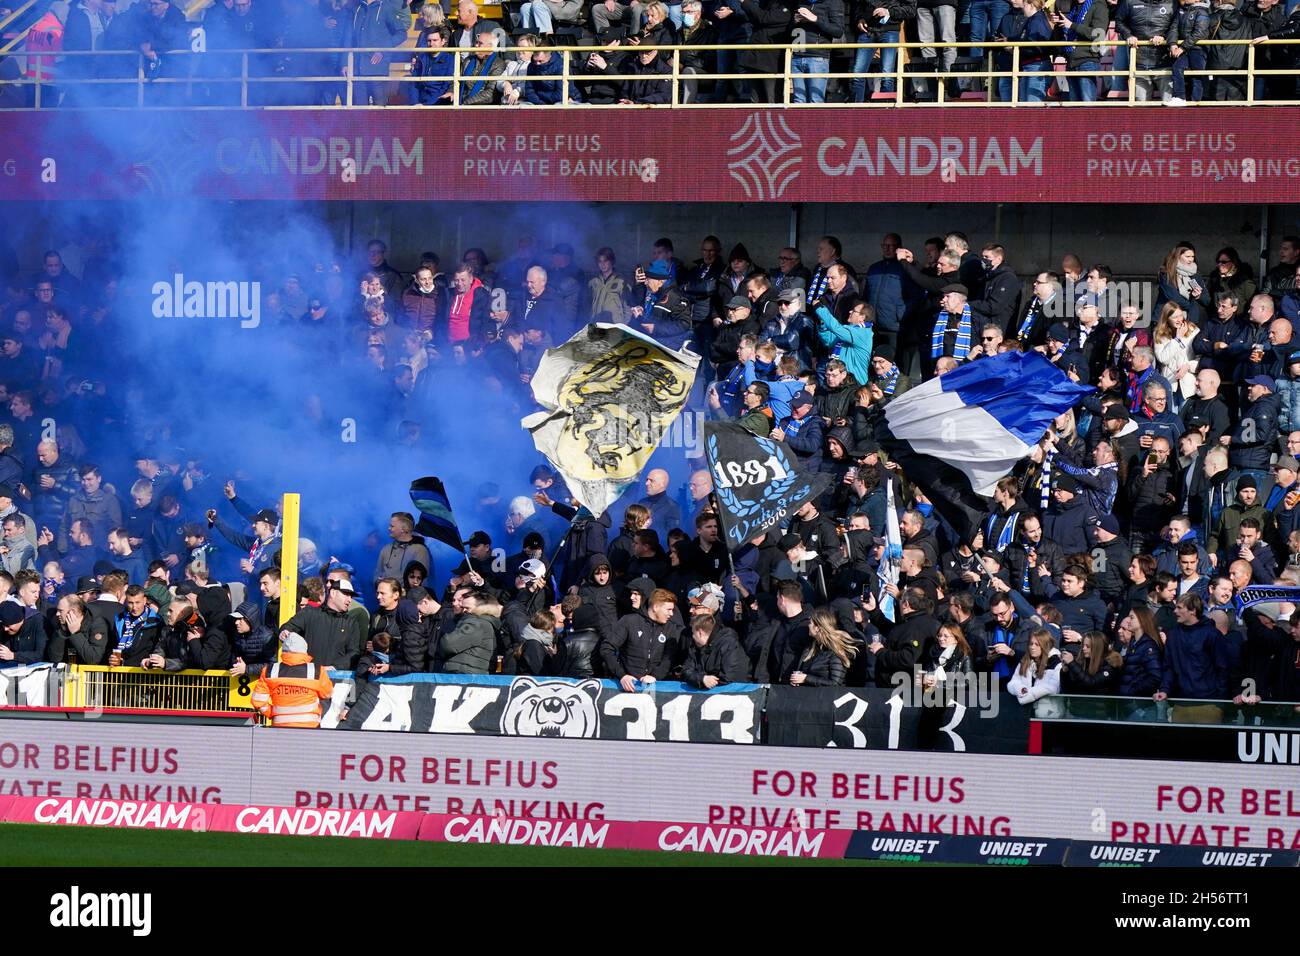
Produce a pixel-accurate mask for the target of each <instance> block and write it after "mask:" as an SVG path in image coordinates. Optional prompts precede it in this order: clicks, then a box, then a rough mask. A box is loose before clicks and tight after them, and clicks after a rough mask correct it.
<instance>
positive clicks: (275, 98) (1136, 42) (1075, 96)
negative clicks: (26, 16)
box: [0, 0, 1300, 106]
mask: <svg viewBox="0 0 1300 956" xmlns="http://www.w3.org/2000/svg"><path fill="white" fill-rule="evenodd" d="M501 11H502V12H501V14H500V17H501V20H500V22H496V21H491V20H488V19H486V18H484V17H482V16H480V11H479V7H478V6H477V5H476V4H475V3H474V2H473V0H461V2H459V4H458V5H457V7H456V11H455V17H454V19H453V18H450V17H449V14H450V13H451V11H450V10H445V9H444V8H443V7H441V6H439V5H438V4H435V3H423V4H421V2H420V0H414V2H413V3H411V5H410V7H408V6H407V4H406V2H404V0H216V2H213V3H210V4H208V5H204V6H200V7H199V8H198V9H197V10H196V11H194V12H193V13H192V14H191V18H192V19H191V20H187V18H186V14H185V13H184V12H182V9H181V7H180V6H178V5H174V4H172V3H170V2H168V0H135V2H134V3H129V4H128V3H125V2H121V0H116V2H115V0H79V2H77V3H75V4H73V5H72V7H71V8H70V10H69V12H68V14H67V17H66V24H64V25H62V26H63V33H62V36H61V41H60V46H61V49H62V50H65V51H116V52H118V53H121V54H122V55H117V56H110V57H107V58H103V57H81V56H71V57H64V58H63V59H62V61H61V62H60V63H59V64H58V65H57V72H53V71H54V70H55V69H56V68H55V66H54V64H53V62H52V60H51V62H50V64H49V66H48V68H49V69H50V70H51V71H52V73H51V76H47V80H49V79H52V80H53V82H54V83H55V84H56V85H57V84H58V81H59V79H61V78H62V79H64V80H68V79H72V80H91V79H94V80H105V81H111V80H118V81H121V80H126V81H130V80H134V79H135V78H136V77H137V75H141V76H144V77H145V78H146V79H147V80H150V81H153V80H157V79H168V80H179V81H183V82H180V83H163V84H158V83H151V84H150V85H149V89H148V92H147V96H146V102H147V103H148V105H222V104H225V105H239V104H240V103H241V95H242V94H241V89H240V79H241V77H242V76H243V75H244V69H245V65H244V63H243V60H244V51H248V50H274V51H275V52H274V53H263V54H254V55H251V56H249V57H248V63H247V75H248V76H249V77H250V78H252V79H253V80H254V81H256V80H259V79H263V80H271V81H274V82H265V83H258V82H254V83H253V84H252V85H251V86H250V87H249V89H248V91H247V103H248V105H251V106H259V105H333V104H335V103H336V102H344V103H346V102H347V90H346V87H345V84H344V83H342V82H331V81H328V80H321V81H317V82H300V83H296V82H293V80H294V78H295V77H317V78H329V77H343V76H346V75H347V74H348V72H349V70H350V71H351V74H352V76H353V78H354V80H355V81H356V83H355V85H354V89H353V91H352V102H353V103H356V104H363V105H364V104H371V105H385V104H388V103H390V102H396V103H402V104H408V103H409V104H412V105H415V104H420V105H439V104H449V103H450V102H451V101H452V98H453V92H452V84H453V80H452V77H453V70H454V64H455V58H456V57H458V56H459V57H461V62H462V76H463V77H464V79H463V80H462V81H461V88H460V102H462V103H466V104H472V105H487V104H502V105H529V104H531V105H551V104H555V103H558V102H560V101H561V99H562V97H563V96H564V95H565V93H564V90H563V89H562V86H563V85H564V84H565V83H566V81H565V80H564V78H563V76H562V74H564V73H565V64H564V59H565V58H566V57H568V56H569V54H567V53H563V52H552V50H551V47H553V46H557V45H566V44H567V45H575V44H582V45H590V46H599V47H601V48H602V49H601V51H600V52H591V53H585V52H584V53H581V54H576V55H574V57H573V59H572V61H571V62H569V63H568V75H569V76H570V77H571V80H570V81H569V82H568V85H569V89H568V91H567V97H568V99H567V101H568V102H577V103H582V102H586V103H597V104H609V103H630V104H664V103H668V102H671V101H672V95H671V91H670V88H669V82H668V80H667V79H666V78H665V77H666V76H667V75H668V74H670V73H671V63H670V61H671V56H670V55H669V54H667V53H659V52H656V51H653V50H642V49H640V47H642V46H646V45H650V44H655V45H675V44H680V45H682V46H684V47H686V48H687V49H686V50H685V51H684V52H683V53H682V55H681V60H680V68H681V72H682V73H683V74H684V75H685V76H686V79H685V82H684V84H683V87H682V91H681V100H682V101H683V102H686V103H690V102H726V101H731V100H739V101H750V100H752V101H754V102H778V101H781V100H782V99H783V95H784V94H783V91H782V90H781V88H780V83H779V81H778V80H777V79H774V78H770V77H768V78H763V77H762V76H761V75H763V74H780V73H781V72H782V71H783V69H784V63H785V56H784V54H783V52H782V51H781V50H779V49H771V50H743V49H736V50H729V49H720V50H705V49H696V50H692V49H691V48H693V47H700V48H702V47H708V46H718V45H721V46H724V47H726V46H740V45H744V44H771V45H787V46H791V47H792V48H793V49H794V54H793V56H792V59H791V70H792V74H793V76H792V83H791V98H792V100H793V102H796V103H804V102H813V103H820V102H826V101H828V100H830V101H844V102H857V103H861V102H863V101H864V100H865V99H867V98H868V90H869V89H870V90H871V91H873V92H878V93H893V92H895V79H894V71H895V69H896V64H897V56H898V50H897V49H894V48H884V47H881V46H879V44H886V43H897V42H899V40H900V36H902V37H903V38H905V39H906V40H907V41H909V42H922V43H928V42H934V41H939V42H944V43H951V42H957V41H961V42H970V43H976V44H978V43H981V42H982V41H985V40H991V41H1014V42H1018V43H1021V44H1024V46H1022V48H1021V52H1020V60H1019V64H1020V68H1021V69H1022V71H1023V72H1024V73H1026V74H1030V75H1027V76H1023V77H1022V78H1021V79H1020V80H1019V84H1020V88H1019V101H1020V102H1043V101H1044V100H1045V99H1046V98H1047V96H1048V90H1049V82H1050V81H1051V80H1052V79H1053V59H1054V58H1056V57H1063V58H1064V59H1065V65H1066V66H1067V67H1068V69H1069V70H1071V71H1079V72H1097V71H1100V70H1102V69H1103V54H1107V55H1106V57H1105V62H1106V64H1107V68H1109V69H1111V70H1115V71H1125V70H1127V69H1128V68H1129V66H1130V63H1131V62H1132V60H1136V68H1137V69H1141V70H1168V71H1170V73H1169V75H1166V76H1161V77H1157V78H1154V79H1153V78H1146V77H1143V78H1139V79H1138V81H1137V89H1136V91H1135V95H1136V96H1137V97H1138V98H1140V99H1147V98H1150V97H1160V98H1161V99H1163V100H1164V101H1165V102H1166V103H1168V104H1170V105H1184V104H1186V103H1187V102H1195V101H1199V100H1202V99H1212V100H1226V101H1240V100H1245V99H1246V82H1247V80H1246V78H1245V77H1244V76H1222V75H1219V76H1215V77H1210V78H1207V77H1205V76H1194V77H1191V78H1188V77H1187V76H1186V72H1187V71H1188V70H1193V71H1196V70H1206V69H1209V70H1222V71H1226V70H1243V69H1245V66H1246V62H1247V48H1246V46H1245V45H1235V46H1220V45H1210V46H1205V45H1203V41H1205V40H1207V39H1214V40H1229V39H1234V40H1243V41H1244V40H1250V41H1264V40H1270V39H1271V40H1287V39H1292V40H1293V39H1296V38H1297V37H1300V13H1297V12H1296V11H1297V7H1296V4H1295V2H1294V0H1241V2H1238V0H1214V2H1213V4H1211V3H1210V2H1209V0H1184V2H1181V3H1155V2H1154V0H1055V2H1054V3H1053V2H1051V0H1048V2H1044V0H854V2H852V3H846V2H845V0H810V2H808V3H806V4H799V3H794V2H789V0H685V2H682V3H662V2H657V0H650V2H644V3H643V2H640V0H630V2H628V3H623V2H621V0H599V2H593V3H584V2H582V0H527V2H523V3H518V2H509V3H506V4H504V5H502V7H501ZM413 24H414V27H415V28H416V29H417V30H418V39H417V40H416V44H415V47H416V49H415V52H414V53H412V52H410V51H409V50H403V51H401V52H391V53H390V52H362V53H357V54H354V55H353V56H351V57H349V55H348V53H347V52H346V51H347V50H348V49H354V50H367V49H372V48H383V49H391V48H396V47H398V46H400V45H402V44H403V43H404V42H405V41H406V39H407V37H408V33H409V32H410V31H411V30H412V26H413ZM1108 38H1109V40H1110V42H1109V44H1108V43H1107V40H1108ZM1075 40H1077V41H1079V42H1078V43H1076V44H1073V45H1070V46H1062V47H1044V46H1038V45H1035V44H1041V43H1044V42H1048V41H1057V42H1068V41H1075ZM819 41H820V42H823V43H859V44H863V46H862V47H861V48H859V49H857V50H849V51H834V52H832V51H831V50H827V49H824V48H821V49H819V48H818V47H817V46H816V44H817V43H818V42H819ZM502 47H521V48H524V49H521V50H519V51H518V52H514V53H505V52H499V50H500V49H501V48H502ZM295 51H304V52H295ZM1111 51H1113V52H1111ZM190 54H197V55H190ZM9 62H10V63H13V62H15V61H9ZM1298 63H1300V44H1267V45H1264V46H1261V47H1259V48H1258V49H1257V51H1256V59H1255V64H1256V66H1257V67H1258V68H1259V69H1264V70H1289V71H1292V72H1291V74H1289V75H1277V76H1267V77H1259V78H1258V80H1257V88H1256V90H1255V91H1254V92H1255V98H1256V99H1259V100H1268V99H1272V100H1277V99H1296V98H1298V96H1297V92H1296V89H1297V88H1296V78H1297V74H1300V69H1297V64H1298ZM401 64H404V66H402V68H401V70H400V71H397V72H394V70H393V69H392V68H393V67H394V66H397V65H401ZM1012 65H1013V63H1012V54H1011V52H1010V50H1009V49H999V50H997V51H996V53H995V55H994V56H993V57H992V66H993V68H994V69H997V70H1010V69H1011V68H1012ZM987 68H988V67H986V66H985V50H984V49H983V48H981V47H978V46H977V47H973V48H964V49H959V48H957V47H943V48H938V47H924V48H921V49H920V50H919V51H917V54H916V55H914V56H913V57H912V60H911V62H910V63H909V64H908V68H907V72H908V74H909V76H910V82H909V83H908V87H909V89H908V90H907V91H906V93H907V95H908V96H909V97H913V98H916V99H918V100H923V99H933V98H934V97H935V95H936V89H935V83H936V79H935V75H936V73H939V74H941V75H942V76H943V77H944V78H945V80H944V81H945V82H947V83H949V84H950V92H951V94H952V95H957V94H958V93H960V92H961V91H964V90H971V89H974V88H975V87H976V86H977V85H979V84H976V83H974V82H973V81H972V80H971V79H970V78H965V79H963V73H968V72H971V71H976V70H983V69H987ZM832 69H833V70H834V71H835V72H844V73H850V74H852V75H851V78H850V79H835V80H828V79H827V78H819V77H815V76H809V74H818V73H827V72H831V71H832ZM700 74H724V75H726V77H727V78H726V79H722V80H717V81H715V80H694V79H691V78H690V77H691V76H693V75H700ZM398 75H400V76H405V77H409V78H413V79H414V82H409V83H401V84H399V83H396V82H393V77H394V76H398ZM612 76H621V77H629V78H628V79H610V77H612ZM4 78H5V77H4V76H3V75H0V81H3V79H4ZM10 78H12V77H10ZM1012 82H1013V80H1012V79H1010V78H1002V79H998V80H996V81H995V82H993V83H992V84H991V88H990V89H989V90H988V93H989V99H991V100H993V99H995V100H999V101H1003V102H1009V101H1011V100H1012V90H1011V83H1012ZM1127 82H1128V80H1127V78H1126V77H1124V76H1110V77H1098V78H1096V79H1094V78H1091V77H1087V76H1076V77H1073V78H1070V79H1069V80H1068V82H1061V81H1060V80H1058V81H1057V88H1058V92H1059V95H1060V96H1061V98H1063V99H1064V98H1068V99H1070V100H1073V101H1081V102H1092V101H1096V100H1098V99H1104V98H1105V97H1106V94H1107V93H1108V92H1110V91H1121V92H1125V91H1127ZM23 95H26V96H27V97H28V99H29V100H30V99H31V97H32V95H33V94H32V90H31V89H30V88H28V89H27V90H26V91H25V94H23ZM18 96H19V94H18V93H16V92H14V91H11V92H10V93H9V94H8V98H9V99H15V98H16V97H18ZM56 99H57V96H56ZM62 100H63V103H64V105H68V106H95V105H117V104H125V105H130V104H134V103H135V102H136V91H135V89H134V88H133V86H132V85H131V84H130V83H129V82H128V83H126V84H117V85H114V84H110V83H103V84H96V85H77V84H69V85H65V88H64V91H63V95H62ZM47 103H48V93H47Z"/></svg>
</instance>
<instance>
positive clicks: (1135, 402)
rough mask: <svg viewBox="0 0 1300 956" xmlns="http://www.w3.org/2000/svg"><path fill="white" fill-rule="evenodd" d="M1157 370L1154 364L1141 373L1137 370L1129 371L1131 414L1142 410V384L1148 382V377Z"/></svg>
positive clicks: (1129, 404) (1129, 407) (1129, 406)
mask: <svg viewBox="0 0 1300 956" xmlns="http://www.w3.org/2000/svg"><path fill="white" fill-rule="evenodd" d="M1155 371H1156V367H1155V366H1154V365H1152V366H1151V367H1150V368H1148V369H1147V370H1146V371H1145V372H1143V373H1142V374H1141V375H1139V374H1138V373H1137V372H1129V373H1128V395H1129V400H1128V410H1129V413H1130V414H1133V415H1136V414H1137V413H1138V412H1139V411H1141V410H1142V386H1143V385H1145V384H1146V382H1147V379H1149V378H1150V377H1151V376H1152V375H1154V374H1155Z"/></svg>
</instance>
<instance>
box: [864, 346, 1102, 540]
mask: <svg viewBox="0 0 1300 956" xmlns="http://www.w3.org/2000/svg"><path fill="white" fill-rule="evenodd" d="M1092 391H1093V388H1092V386H1091V385H1080V384H1077V383H1075V382H1072V381H1070V379H1069V378H1068V377H1067V376H1066V375H1065V373H1064V372H1062V371H1061V370H1060V369H1058V368H1057V367H1056V366H1054V365H1053V364H1052V363H1051V362H1049V361H1048V360H1047V359H1046V358H1044V357H1043V356H1042V355H1040V354H1039V353H1038V352H1023V353H1022V352H1004V353H1002V354H1001V355H995V356H993V357H991V358H987V359H981V360H980V361H978V362H971V363H969V364H966V365H962V366H960V367H959V368H956V369H954V370H953V371H951V372H948V373H947V374H945V375H943V376H940V377H938V378H933V379H930V381H928V382H925V383H924V384H922V385H919V386H917V387H916V388H913V389H911V390H910V391H908V392H906V393H905V394H903V395H901V396H899V397H898V398H895V399H893V400H892V401H891V402H890V403H889V404H888V405H887V406H886V407H885V412H884V415H883V416H881V418H880V419H878V420H877V423H876V440H877V441H878V442H879V443H880V445H881V446H882V447H883V448H884V449H885V450H886V452H888V453H889V455H890V457H891V458H893V459H894V460H895V461H897V462H898V464H899V466H900V467H901V468H902V469H903V471H904V472H905V473H906V474H907V476H908V478H910V479H911V480H912V481H913V482H915V483H916V484H917V485H918V486H920V487H921V489H922V490H924V491H925V493H926V496H927V497H928V498H929V499H930V500H931V501H933V502H934V506H935V508H936V509H937V510H938V511H939V512H940V514H941V515H942V516H943V517H944V518H945V519H946V520H948V522H949V523H950V524H952V526H953V528H954V529H955V530H956V531H957V532H958V534H960V535H962V536H963V537H964V538H965V539H966V540H967V541H969V540H970V539H971V537H972V536H973V535H974V533H975V530H976V529H977V528H978V526H979V521H980V518H981V517H982V516H983V514H984V512H985V511H987V509H988V504H987V502H986V501H984V500H983V499H982V498H981V497H980V496H984V497H985V498H987V497H988V496H990V495H992V494H993V490H994V488H995V487H996V486H997V483H998V480H999V479H1000V478H1004V477H1006V476H1007V475H1008V474H1010V473H1011V470H1012V469H1013V468H1014V467H1015V466H1016V463H1017V462H1019V461H1020V460H1021V459H1022V458H1024V457H1025V456H1027V455H1028V454H1029V452H1030V450H1031V449H1032V448H1033V446H1034V445H1036V444H1037V443H1038V441H1039V440H1040V439H1041V438H1042V437H1043V433H1044V432H1046V431H1047V429H1048V428H1049V427H1050V426H1051V424H1052V421H1053V419H1055V418H1056V417H1057V416H1058V415H1060V414H1062V413H1064V412H1066V411H1068V410H1069V409H1071V408H1072V407H1074V405H1075V404H1076V403H1077V402H1078V401H1079V400H1080V399H1081V398H1083V397H1084V396H1085V395H1088V394H1090V393H1091V392H1092Z"/></svg>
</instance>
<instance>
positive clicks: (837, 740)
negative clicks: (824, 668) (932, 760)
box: [765, 675, 1029, 754]
mask: <svg viewBox="0 0 1300 956" xmlns="http://www.w3.org/2000/svg"><path fill="white" fill-rule="evenodd" d="M987 676H988V675H975V678H980V677H987ZM981 688H983V689H986V690H988V691H989V693H987V694H985V693H982V692H981ZM929 703H932V704H934V706H928V705H927V701H926V699H925V698H923V697H922V696H921V694H920V692H919V691H913V690H912V689H911V688H903V689H895V688H885V687H782V686H776V687H769V688H768V691H767V738H766V741H765V742H766V743H769V744H775V745H778V746H783V747H846V748H850V749H859V750H861V749H867V750H936V751H944V752H956V753H983V754H1023V753H1028V752H1029V715H1028V714H1027V713H1026V709H1025V708H1024V707H1021V706H1020V705H1019V704H1017V703H1016V702H1015V701H1013V700H1012V699H1011V698H1010V697H1008V696H1007V695H1006V694H1003V693H1001V692H999V691H998V690H997V683H996V681H993V682H991V683H988V684H987V687H986V686H985V685H984V684H980V683H979V681H978V680H976V679H972V681H970V682H969V683H967V684H966V685H965V686H964V689H963V690H962V691H961V692H955V693H953V694H952V696H951V698H949V699H947V700H943V701H939V700H935V701H931V702H929Z"/></svg>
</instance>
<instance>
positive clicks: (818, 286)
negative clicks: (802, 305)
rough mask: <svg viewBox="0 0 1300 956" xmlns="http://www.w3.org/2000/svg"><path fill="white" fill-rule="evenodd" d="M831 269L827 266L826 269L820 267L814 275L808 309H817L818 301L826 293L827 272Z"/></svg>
mask: <svg viewBox="0 0 1300 956" xmlns="http://www.w3.org/2000/svg"><path fill="white" fill-rule="evenodd" d="M834 264H835V263H831V265H834ZM829 269H830V266H827V267H826V268H825V269H823V268H821V267H820V266H819V267H818V268H817V271H816V272H814V273H813V277H812V282H811V283H810V284H809V286H808V308H809V309H810V310H811V309H814V308H816V302H817V300H818V299H820V298H821V297H822V294H823V293H825V291H826V272H827V270H829Z"/></svg>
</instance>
